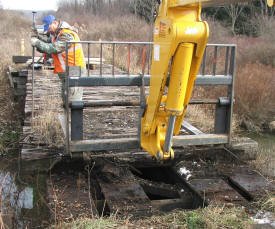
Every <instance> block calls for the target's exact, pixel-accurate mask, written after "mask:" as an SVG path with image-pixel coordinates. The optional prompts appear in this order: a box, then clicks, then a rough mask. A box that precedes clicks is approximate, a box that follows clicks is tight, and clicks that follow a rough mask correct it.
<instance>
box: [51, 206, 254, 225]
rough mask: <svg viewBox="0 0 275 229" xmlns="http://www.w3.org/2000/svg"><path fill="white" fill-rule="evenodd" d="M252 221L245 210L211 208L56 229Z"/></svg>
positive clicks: (91, 221) (78, 222) (100, 220)
mask: <svg viewBox="0 0 275 229" xmlns="http://www.w3.org/2000/svg"><path fill="white" fill-rule="evenodd" d="M251 223H252V222H251V220H250V219H249V216H248V215H247V214H246V212H245V211H244V209H243V208H238V207H232V208H228V207H224V206H209V207H207V208H203V209H197V210H194V211H176V212H173V213H169V214H165V215H159V216H152V217H150V218H146V219H143V220H131V219H126V220H125V219H119V218H118V217H116V216H111V217H108V218H102V217H101V218H93V219H87V218H83V219H77V220H75V221H73V222H71V223H66V224H59V225H57V226H55V228H74V229H84V228H188V229H197V228H200V229H203V228H211V229H218V228H219V229H220V228H239V229H242V228H243V229H246V228H249V226H250V225H251Z"/></svg>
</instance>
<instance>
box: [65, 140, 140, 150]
mask: <svg viewBox="0 0 275 229" xmlns="http://www.w3.org/2000/svg"><path fill="white" fill-rule="evenodd" d="M136 148H139V142H138V139H137V138H116V139H95V140H82V141H71V144H70V149H71V152H85V151H86V152H87V151H103V150H104V151H105V150H129V149H136Z"/></svg>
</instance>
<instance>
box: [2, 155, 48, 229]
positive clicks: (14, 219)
mask: <svg viewBox="0 0 275 229" xmlns="http://www.w3.org/2000/svg"><path fill="white" fill-rule="evenodd" d="M51 163H52V162H50V161H47V162H45V161H44V162H39V163H38V164H36V163H27V162H24V163H22V161H20V159H18V157H8V158H0V217H1V218H2V222H3V223H4V225H0V226H2V227H3V228H44V227H46V226H47V225H48V224H49V223H50V222H49V219H50V209H49V207H48V206H47V201H46V199H47V184H46V181H47V176H48V174H47V169H48V168H49V165H50V164H51ZM1 218H0V222H1ZM2 227H1V228H2Z"/></svg>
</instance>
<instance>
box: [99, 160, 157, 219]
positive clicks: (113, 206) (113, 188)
mask: <svg viewBox="0 0 275 229" xmlns="http://www.w3.org/2000/svg"><path fill="white" fill-rule="evenodd" d="M97 181H98V182H99V185H100V187H101V191H102V192H103V194H104V197H105V200H106V202H107V205H108V207H109V209H110V212H111V213H114V214H117V213H118V214H122V215H123V216H127V215H128V216H130V215H132V216H134V217H140V216H150V215H151V214H152V210H151V209H152V207H151V204H150V199H149V198H148V197H147V195H146V194H145V192H144V191H143V189H142V188H141V186H140V185H139V183H138V182H137V181H136V180H135V177H134V175H133V174H132V173H131V172H130V171H129V170H128V168H127V167H119V166H115V165H114V164H112V163H108V162H107V161H104V163H103V168H102V169H101V170H100V171H98V176H97Z"/></svg>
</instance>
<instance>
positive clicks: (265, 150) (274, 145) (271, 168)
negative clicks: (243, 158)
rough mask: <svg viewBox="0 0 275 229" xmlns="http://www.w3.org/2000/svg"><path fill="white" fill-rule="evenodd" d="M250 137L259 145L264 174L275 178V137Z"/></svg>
mask: <svg viewBox="0 0 275 229" xmlns="http://www.w3.org/2000/svg"><path fill="white" fill-rule="evenodd" d="M248 136H249V137H250V138H252V139H254V140H255V141H257V142H258V143H259V152H260V154H259V158H260V160H261V159H262V160H263V163H264V164H263V165H262V166H261V171H262V173H263V174H264V175H268V176H273V177H275V135H274V134H249V135H248Z"/></svg>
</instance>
